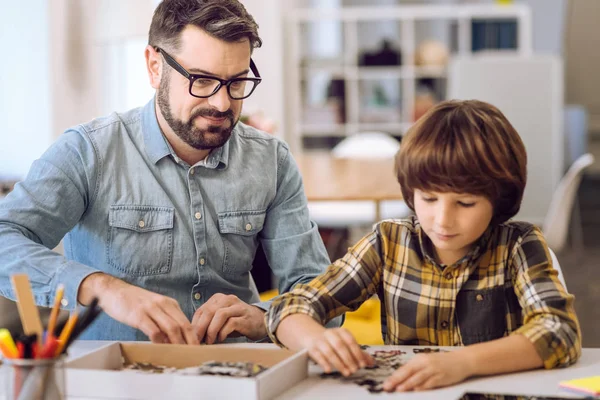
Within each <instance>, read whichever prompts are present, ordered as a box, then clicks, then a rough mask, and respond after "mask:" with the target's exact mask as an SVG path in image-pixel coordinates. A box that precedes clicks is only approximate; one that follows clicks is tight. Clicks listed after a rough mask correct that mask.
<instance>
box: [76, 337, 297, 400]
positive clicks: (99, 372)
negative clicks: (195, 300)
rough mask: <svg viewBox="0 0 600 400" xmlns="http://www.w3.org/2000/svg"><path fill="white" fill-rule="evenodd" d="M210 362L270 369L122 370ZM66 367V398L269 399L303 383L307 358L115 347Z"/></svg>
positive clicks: (247, 350) (240, 349)
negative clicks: (239, 373)
mask: <svg viewBox="0 0 600 400" xmlns="http://www.w3.org/2000/svg"><path fill="white" fill-rule="evenodd" d="M211 360H215V361H232V362H235V361H243V362H253V363H259V364H262V365H264V366H265V367H268V369H267V370H266V371H263V372H262V373H260V374H258V375H257V376H255V377H253V378H236V377H230V376H214V375H201V376H185V375H178V374H150V373H142V372H140V371H133V370H121V368H122V366H123V363H124V362H125V363H133V362H149V363H152V364H154V365H164V366H168V367H176V368H186V367H191V366H197V365H200V364H202V363H203V362H206V361H211ZM66 367H67V368H68V370H67V374H66V380H67V395H68V396H69V397H71V396H73V397H94V398H96V397H102V398H114V399H192V398H193V399H199V398H202V399H209V398H210V399H256V400H263V399H271V398H273V397H275V396H277V395H279V394H281V393H283V392H284V391H286V390H288V389H289V388H291V387H292V386H294V385H296V384H297V383H299V382H301V381H302V380H304V379H306V377H307V375H308V355H307V353H306V352H299V353H294V352H292V351H290V350H285V349H279V348H276V347H274V346H272V345H271V346H268V347H265V346H261V345H251V344H246V345H242V346H240V345H228V344H220V345H203V346H186V345H173V344H153V343H136V342H131V343H127V342H122V343H119V342H116V343H111V344H109V345H107V346H105V347H102V348H100V349H98V350H96V351H93V352H91V353H88V354H86V355H84V356H81V357H78V358H75V359H72V360H70V361H69V362H67V364H66Z"/></svg>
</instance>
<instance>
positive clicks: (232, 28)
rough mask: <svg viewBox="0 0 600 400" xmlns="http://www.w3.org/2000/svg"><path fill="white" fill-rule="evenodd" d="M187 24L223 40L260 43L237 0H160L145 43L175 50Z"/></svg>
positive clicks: (251, 21)
mask: <svg viewBox="0 0 600 400" xmlns="http://www.w3.org/2000/svg"><path fill="white" fill-rule="evenodd" d="M187 25H194V26H196V27H198V28H200V29H202V30H203V31H205V32H206V33H208V34H209V35H211V36H213V37H215V38H217V39H221V40H223V41H225V42H230V43H231V42H239V41H242V40H244V39H245V38H248V40H249V41H250V49H251V50H252V49H254V48H255V47H260V46H261V45H262V40H261V39H260V37H259V36H258V24H257V23H256V21H254V18H253V17H252V15H250V14H249V13H248V11H246V8H245V7H244V6H243V5H242V4H241V3H240V2H239V1H238V0H163V1H162V2H161V3H160V4H159V5H158V7H156V10H155V11H154V16H153V17H152V23H151V24H150V32H149V34H148V44H150V45H151V46H155V47H164V48H166V49H170V50H171V51H176V50H178V49H179V45H180V37H181V31H183V29H184V28H185V27H186V26H187Z"/></svg>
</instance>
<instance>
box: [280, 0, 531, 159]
mask: <svg viewBox="0 0 600 400" xmlns="http://www.w3.org/2000/svg"><path fill="white" fill-rule="evenodd" d="M329 3H332V2H327V1H326V2H312V3H310V4H312V6H310V4H307V5H306V6H305V7H300V8H294V9H292V10H290V11H289V13H288V15H287V16H286V28H287V34H288V40H287V43H288V46H289V48H288V49H287V52H286V61H287V62H286V65H289V66H290V67H291V69H290V71H289V73H288V76H289V79H288V84H289V88H288V96H289V100H290V106H289V108H288V117H289V123H290V124H289V126H291V127H292V130H293V131H292V132H291V133H290V135H289V136H288V137H289V138H291V143H290V144H291V146H292V148H293V149H297V150H299V151H302V150H308V149H321V150H330V149H331V148H332V147H333V146H334V145H335V144H336V143H337V140H336V139H337V138H339V137H340V136H346V135H351V134H354V133H359V132H363V131H374V130H375V131H382V132H386V133H389V134H391V135H393V136H395V137H397V138H398V139H401V137H402V135H403V133H404V132H406V130H407V129H408V128H409V127H410V125H411V124H412V123H413V122H414V121H415V120H416V119H418V118H419V117H420V116H421V115H422V114H423V113H424V112H426V111H427V110H428V109H429V108H430V107H432V106H433V105H434V104H435V103H437V102H439V101H441V100H444V99H445V98H446V87H447V83H448V82H447V68H446V66H447V64H448V62H449V61H450V60H451V59H452V58H453V57H455V56H465V55H471V54H475V53H481V54H484V53H485V54H487V53H490V52H504V53H506V52H509V53H512V54H517V55H521V56H528V55H530V54H531V53H532V32H531V30H532V26H531V18H532V17H531V11H530V9H529V7H528V6H527V5H526V4H511V5H496V4H452V5H450V4H421V5H376V4H375V3H377V2H373V6H346V5H345V4H344V2H341V3H340V2H337V6H336V7H331V4H329ZM325 137H329V138H331V139H332V140H323V138H325ZM313 138H314V139H316V140H311V139H313ZM307 145H308V147H307Z"/></svg>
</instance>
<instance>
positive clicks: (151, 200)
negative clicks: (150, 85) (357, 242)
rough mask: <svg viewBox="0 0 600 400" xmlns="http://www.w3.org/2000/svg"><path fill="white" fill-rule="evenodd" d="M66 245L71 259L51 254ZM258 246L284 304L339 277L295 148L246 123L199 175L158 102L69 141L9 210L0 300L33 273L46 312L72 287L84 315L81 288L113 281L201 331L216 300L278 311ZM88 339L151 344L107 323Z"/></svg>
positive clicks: (5, 206) (103, 121)
mask: <svg viewBox="0 0 600 400" xmlns="http://www.w3.org/2000/svg"><path fill="white" fill-rule="evenodd" d="M65 235H66V236H65ZM63 237H64V246H65V256H64V257H63V256H61V255H59V254H57V253H55V252H53V251H51V250H50V249H52V248H54V247H55V246H56V245H57V244H58V243H59V242H60V240H61V239H63ZM259 241H260V242H261V243H262V245H263V248H264V251H265V254H266V257H267V260H268V262H269V265H270V267H271V269H272V270H273V273H274V274H275V276H276V277H277V278H278V285H279V291H280V292H281V293H282V292H287V291H289V290H290V289H291V288H292V287H293V286H294V285H295V284H297V283H306V282H308V281H310V280H311V279H312V278H313V277H315V276H317V275H318V274H320V273H321V272H323V271H324V270H325V268H326V267H327V266H328V265H329V258H328V256H327V253H326V250H325V247H324V245H323V242H322V240H321V238H320V236H319V233H318V231H317V227H316V225H315V224H314V223H312V222H311V221H310V219H309V215H308V209H307V201H306V196H305V194H304V187H303V184H302V178H301V176H300V174H299V171H298V168H297V166H296V163H295V161H294V159H293V158H292V155H291V154H290V151H289V149H288V147H287V145H286V144H285V143H284V142H282V141H281V140H279V139H277V138H275V137H273V136H270V135H267V134H265V133H263V132H260V131H258V130H256V129H253V128H251V127H249V126H246V125H244V124H242V123H238V124H237V125H236V127H235V128H234V130H233V133H232V135H231V138H230V140H229V141H228V142H227V143H226V144H225V145H224V146H222V147H221V148H218V149H215V150H213V151H212V152H211V153H210V154H209V156H208V157H206V158H205V159H204V160H202V161H200V162H198V163H197V164H195V165H193V166H189V165H188V164H187V163H185V162H184V161H182V160H180V159H179V158H178V157H177V156H176V155H175V154H174V152H173V151H172V149H171V147H170V146H169V144H168V142H167V141H166V139H165V137H164V136H163V134H162V132H161V130H160V128H159V125H158V122H157V119H156V114H155V106H154V100H151V101H150V102H149V103H148V104H147V105H146V106H144V107H143V108H137V109H133V110H131V111H128V112H125V113H123V114H117V113H113V114H111V115H110V116H108V117H104V118H99V119H96V120H93V121H91V122H89V123H87V124H83V125H79V126H77V127H75V128H72V129H69V130H68V131H67V132H66V133H65V134H64V135H62V136H61V137H60V138H59V139H58V140H57V142H56V143H54V144H53V145H52V146H51V147H50V148H49V149H48V150H47V151H46V152H45V153H44V155H42V157H41V158H40V159H39V160H36V161H35V162H34V163H33V165H32V167H31V170H30V171H29V174H28V175H27V177H26V179H25V180H24V181H22V182H20V183H18V184H17V185H16V187H15V189H14V191H13V192H11V193H10V194H9V195H8V196H7V197H6V198H5V199H4V200H2V201H0V294H1V295H2V296H5V297H8V298H10V299H15V293H14V292H13V290H12V287H11V283H10V275H12V274H14V273H20V272H24V273H27V274H28V275H29V278H30V281H31V283H32V288H33V293H34V297H35V301H36V303H37V304H38V305H40V306H51V305H52V304H53V302H54V293H55V291H56V287H57V286H58V284H60V283H64V284H65V287H66V288H65V295H64V300H63V302H62V305H63V307H64V308H66V309H73V308H74V307H75V305H76V304H77V292H78V288H79V285H80V284H81V282H82V280H83V279H84V278H85V277H87V276H88V275H90V274H92V273H94V272H97V271H103V272H105V273H107V274H110V275H113V276H115V277H118V278H120V279H122V280H124V281H126V282H129V283H131V284H133V285H136V286H140V287H143V288H146V289H148V290H150V291H153V292H156V293H161V294H163V295H166V296H169V297H172V298H174V299H176V300H177V302H178V303H179V305H180V307H181V309H182V310H183V312H184V314H185V315H186V316H187V317H188V318H190V320H191V318H192V316H193V314H194V312H195V310H196V309H197V308H198V307H200V306H201V305H202V304H203V303H204V302H205V301H207V300H208V299H209V298H210V297H211V296H212V295H214V294H215V293H228V294H234V295H236V296H237V297H239V298H240V299H241V300H243V301H245V302H247V303H250V304H255V305H256V306H258V307H261V308H262V309H265V310H267V309H268V307H269V306H270V302H267V303H260V302H259V297H258V293H257V290H256V286H255V285H254V282H253V280H252V278H251V275H250V269H251V268H252V261H253V258H254V255H255V252H256V249H257V246H258V244H259ZM337 324H338V325H339V320H338V323H337ZM82 338H86V339H107V340H147V337H146V336H145V335H144V334H143V333H142V332H141V331H138V330H136V329H134V328H131V327H128V326H126V325H124V324H121V323H119V322H117V321H115V320H113V319H112V318H110V317H109V316H108V315H105V314H103V315H102V316H101V317H100V318H99V319H98V320H97V321H96V323H94V325H93V326H91V327H90V328H89V329H88V330H87V331H86V332H85V333H84V335H83V336H82Z"/></svg>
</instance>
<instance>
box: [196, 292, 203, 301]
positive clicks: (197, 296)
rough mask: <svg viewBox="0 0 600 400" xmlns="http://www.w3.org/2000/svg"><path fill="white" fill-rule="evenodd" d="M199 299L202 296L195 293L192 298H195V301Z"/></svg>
mask: <svg viewBox="0 0 600 400" xmlns="http://www.w3.org/2000/svg"><path fill="white" fill-rule="evenodd" d="M201 297H202V295H201V294H200V293H195V294H194V298H195V299H196V300H200V298H201Z"/></svg>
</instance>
